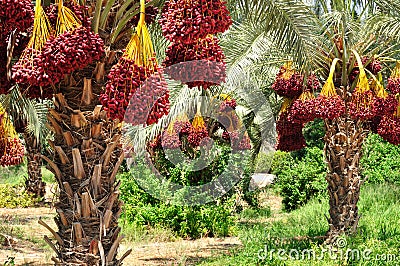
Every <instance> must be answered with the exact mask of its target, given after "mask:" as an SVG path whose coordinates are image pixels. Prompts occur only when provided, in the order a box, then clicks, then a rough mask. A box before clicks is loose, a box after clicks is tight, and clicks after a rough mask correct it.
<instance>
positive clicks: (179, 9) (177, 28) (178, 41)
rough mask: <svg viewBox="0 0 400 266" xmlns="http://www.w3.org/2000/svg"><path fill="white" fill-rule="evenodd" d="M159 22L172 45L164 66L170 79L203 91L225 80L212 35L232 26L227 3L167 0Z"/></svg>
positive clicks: (222, 63) (219, 56)
mask: <svg viewBox="0 0 400 266" xmlns="http://www.w3.org/2000/svg"><path fill="white" fill-rule="evenodd" d="M159 22H160V24H161V27H162V31H163V34H164V36H165V37H166V38H167V39H168V40H170V41H171V42H172V44H171V45H170V46H169V47H168V49H167V52H166V55H167V57H166V59H165V61H164V63H163V65H164V66H165V67H166V68H167V69H166V73H167V74H168V75H169V76H170V77H171V78H172V79H174V80H178V81H181V82H182V83H184V84H187V85H188V86H189V88H194V87H198V88H203V89H208V88H209V87H210V86H212V85H220V84H221V83H222V82H224V81H225V79H226V73H225V70H226V65H225V62H224V59H225V56H224V54H223V51H222V49H221V47H220V46H219V43H218V39H217V38H216V37H213V35H214V34H217V33H222V32H224V31H226V30H227V29H228V28H229V27H230V25H231V24H232V19H231V17H230V15H229V11H228V9H227V8H226V2H223V1H221V0H211V1H209V0H208V1H206V0H169V1H167V2H166V3H165V5H164V8H163V11H162V16H161V19H160V20H159Z"/></svg>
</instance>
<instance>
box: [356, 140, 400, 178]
mask: <svg viewBox="0 0 400 266" xmlns="http://www.w3.org/2000/svg"><path fill="white" fill-rule="evenodd" d="M399 157H400V147H398V146H395V145H392V144H390V143H388V142H386V141H385V140H383V139H382V138H381V137H380V136H379V135H377V134H370V135H369V136H368V138H367V139H366V140H365V142H364V146H363V156H362V157H361V162H360V163H361V175H362V177H363V178H365V177H368V179H367V182H369V183H383V182H385V181H386V182H390V183H396V184H400V163H399Z"/></svg>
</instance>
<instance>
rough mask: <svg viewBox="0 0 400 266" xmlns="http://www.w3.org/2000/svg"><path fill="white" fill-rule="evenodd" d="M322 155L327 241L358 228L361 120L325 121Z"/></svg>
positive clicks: (340, 119) (342, 118)
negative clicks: (326, 201) (326, 199)
mask: <svg viewBox="0 0 400 266" xmlns="http://www.w3.org/2000/svg"><path fill="white" fill-rule="evenodd" d="M325 124H326V129H327V130H326V135H325V148H324V155H325V158H326V161H327V165H328V173H327V175H326V180H327V182H328V194H329V205H330V209H329V215H330V218H329V219H328V222H329V230H328V232H327V237H328V238H327V242H328V243H330V242H332V241H333V240H334V239H335V238H336V237H337V236H339V235H343V234H351V233H354V232H355V231H356V229H357V225H358V220H359V218H360V216H359V214H358V208H357V202H358V199H359V195H360V186H361V183H362V181H361V179H360V175H359V163H360V157H361V151H362V144H363V142H364V139H365V137H366V132H365V131H364V129H363V127H362V122H356V121H354V120H352V119H350V118H349V117H340V118H337V119H335V120H333V121H328V120H326V121H325Z"/></svg>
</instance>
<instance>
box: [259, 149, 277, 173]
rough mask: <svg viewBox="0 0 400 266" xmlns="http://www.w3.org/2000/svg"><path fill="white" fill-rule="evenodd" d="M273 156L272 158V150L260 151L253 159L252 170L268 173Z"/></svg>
mask: <svg viewBox="0 0 400 266" xmlns="http://www.w3.org/2000/svg"><path fill="white" fill-rule="evenodd" d="M273 158H274V152H270V153H265V152H260V153H259V154H258V155H257V157H256V160H255V164H254V172H255V173H269V172H270V171H271V164H272V161H273Z"/></svg>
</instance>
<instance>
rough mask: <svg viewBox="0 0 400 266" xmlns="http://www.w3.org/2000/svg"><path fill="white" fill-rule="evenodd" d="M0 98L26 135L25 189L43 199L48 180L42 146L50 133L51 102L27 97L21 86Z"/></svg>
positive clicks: (14, 121)
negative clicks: (43, 168) (44, 169)
mask: <svg viewBox="0 0 400 266" xmlns="http://www.w3.org/2000/svg"><path fill="white" fill-rule="evenodd" d="M0 101H1V103H2V105H3V107H4V108H5V109H6V111H7V113H8V114H9V115H10V116H11V117H12V119H13V123H14V126H15V127H16V129H17V131H19V133H21V134H22V136H23V138H24V142H25V149H26V157H27V168H28V176H27V178H26V180H25V189H26V191H27V192H28V193H30V194H31V195H33V196H34V197H35V198H37V199H41V200H43V199H44V196H45V193H46V184H45V183H44V182H43V180H42V169H41V166H42V159H41V148H42V145H43V144H44V142H45V141H46V139H47V137H48V134H49V130H48V129H47V128H46V122H47V105H46V104H45V103H43V102H37V101H34V100H29V99H27V98H25V97H24V96H23V95H22V94H21V93H20V91H19V89H18V86H14V87H13V88H11V90H10V92H9V93H8V94H7V95H2V97H1V99H0Z"/></svg>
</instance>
